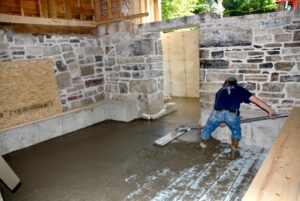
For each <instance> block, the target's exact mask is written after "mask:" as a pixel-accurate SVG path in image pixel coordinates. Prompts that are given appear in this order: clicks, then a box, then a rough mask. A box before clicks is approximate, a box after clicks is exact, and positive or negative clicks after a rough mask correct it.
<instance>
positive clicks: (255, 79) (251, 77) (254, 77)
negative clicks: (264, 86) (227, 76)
mask: <svg viewBox="0 0 300 201" xmlns="http://www.w3.org/2000/svg"><path fill="white" fill-rule="evenodd" d="M244 80H245V81H250V82H266V81H268V76H267V75H246V76H244Z"/></svg>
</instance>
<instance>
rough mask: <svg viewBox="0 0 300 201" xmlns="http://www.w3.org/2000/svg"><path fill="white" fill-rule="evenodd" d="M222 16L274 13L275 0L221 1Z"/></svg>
mask: <svg viewBox="0 0 300 201" xmlns="http://www.w3.org/2000/svg"><path fill="white" fill-rule="evenodd" d="M223 6H224V8H225V11H224V16H239V15H247V14H258V13H266V12H273V11H276V3H275V0H223Z"/></svg>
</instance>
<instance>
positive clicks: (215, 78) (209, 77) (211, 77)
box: [206, 73, 243, 83]
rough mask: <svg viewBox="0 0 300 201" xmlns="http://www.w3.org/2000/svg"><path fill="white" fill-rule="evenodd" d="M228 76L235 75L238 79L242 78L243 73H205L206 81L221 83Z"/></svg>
mask: <svg viewBox="0 0 300 201" xmlns="http://www.w3.org/2000/svg"><path fill="white" fill-rule="evenodd" d="M228 77H235V78H236V79H237V80H238V81H241V80H243V75H235V74H229V73H222V74H217V73H207V74H206V81H207V82H216V83H220V82H221V83H223V82H224V81H225V80H226V79H227V78H228Z"/></svg>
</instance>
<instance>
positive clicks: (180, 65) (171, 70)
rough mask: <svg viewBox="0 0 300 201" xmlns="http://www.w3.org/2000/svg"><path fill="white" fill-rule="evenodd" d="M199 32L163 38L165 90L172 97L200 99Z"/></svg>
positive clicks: (167, 35)
mask: <svg viewBox="0 0 300 201" xmlns="http://www.w3.org/2000/svg"><path fill="white" fill-rule="evenodd" d="M198 44H199V32H198V30H195V31H188V32H171V33H166V34H164V35H163V36H162V46H163V66H164V90H165V92H166V93H167V94H169V95H171V96H181V97H199V50H198Z"/></svg>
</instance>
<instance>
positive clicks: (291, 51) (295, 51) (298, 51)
mask: <svg viewBox="0 0 300 201" xmlns="http://www.w3.org/2000/svg"><path fill="white" fill-rule="evenodd" d="M282 54H300V47H292V48H284V49H282Z"/></svg>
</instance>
